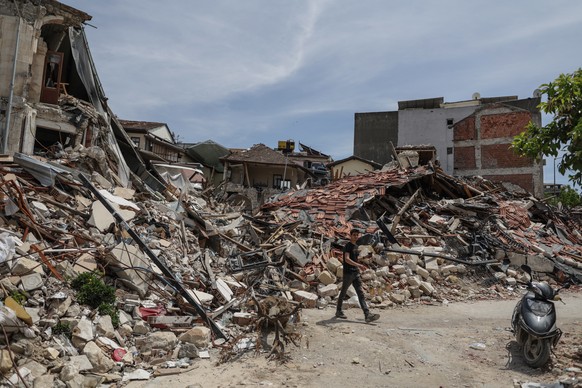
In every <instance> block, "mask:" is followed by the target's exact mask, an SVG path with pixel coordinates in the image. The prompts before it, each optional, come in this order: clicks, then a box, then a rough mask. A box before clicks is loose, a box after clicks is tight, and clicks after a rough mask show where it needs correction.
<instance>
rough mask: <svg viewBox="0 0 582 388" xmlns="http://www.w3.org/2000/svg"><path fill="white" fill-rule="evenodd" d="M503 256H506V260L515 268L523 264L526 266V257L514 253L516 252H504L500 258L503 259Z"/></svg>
mask: <svg viewBox="0 0 582 388" xmlns="http://www.w3.org/2000/svg"><path fill="white" fill-rule="evenodd" d="M505 254H507V258H508V259H509V261H510V262H511V265H514V266H516V267H521V266H522V265H523V264H527V255H523V254H521V253H516V252H505V251H504V255H503V256H502V257H505Z"/></svg>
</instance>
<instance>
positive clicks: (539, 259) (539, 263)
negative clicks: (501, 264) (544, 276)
mask: <svg viewBox="0 0 582 388" xmlns="http://www.w3.org/2000/svg"><path fill="white" fill-rule="evenodd" d="M511 264H513V261H512V262H511ZM527 265H529V266H530V267H531V269H532V271H534V272H544V273H552V272H554V262H553V261H551V260H548V259H546V258H545V257H544V256H541V255H527Z"/></svg>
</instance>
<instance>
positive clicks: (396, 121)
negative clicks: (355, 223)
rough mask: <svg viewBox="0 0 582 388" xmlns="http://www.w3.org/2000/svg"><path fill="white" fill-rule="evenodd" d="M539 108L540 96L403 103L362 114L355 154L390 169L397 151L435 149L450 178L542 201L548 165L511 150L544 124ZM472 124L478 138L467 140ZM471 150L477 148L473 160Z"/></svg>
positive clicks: (356, 130) (358, 115)
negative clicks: (473, 178) (488, 182)
mask: <svg viewBox="0 0 582 388" xmlns="http://www.w3.org/2000/svg"><path fill="white" fill-rule="evenodd" d="M539 103H540V97H539V95H534V96H533V97H531V98H524V99H519V98H518V96H501V97H488V98H485V97H481V96H480V94H479V93H475V94H473V96H472V99H471V100H466V101H457V102H445V100H444V98H443V97H437V98H427V99H419V100H410V101H399V102H398V110H397V111H386V112H366V113H356V114H355V125H354V155H355V156H358V157H361V158H363V159H366V160H371V161H374V162H377V163H381V164H385V163H388V162H390V161H391V160H392V159H393V155H394V153H395V150H394V149H392V147H394V148H396V149H397V148H402V147H406V146H419V145H431V146H434V148H435V150H436V160H437V161H438V163H439V164H440V167H441V168H442V169H443V170H444V171H445V172H446V173H448V174H451V175H481V176H483V177H486V178H490V179H492V180H496V181H503V182H510V183H513V184H516V185H519V186H521V187H522V188H523V189H525V190H528V191H529V192H531V193H533V194H534V195H536V196H538V197H541V196H542V195H543V164H542V163H541V162H540V161H538V160H534V159H532V158H522V157H519V156H517V155H516V154H514V153H513V150H512V149H511V148H510V145H511V140H512V138H513V136H515V135H517V134H518V133H520V132H522V131H523V130H524V128H525V125H527V123H528V122H530V121H532V122H533V123H535V124H537V125H541V113H540V110H539V108H538V105H539ZM470 123H473V129H474V131H473V132H474V135H472V136H469V137H464V135H463V134H461V131H462V129H461V127H466V126H467V125H470ZM467 147H472V148H471V149H472V150H473V153H472V154H471V155H469V154H470V151H469V149H468V148H467ZM466 157H470V158H472V159H467V158H466ZM472 160H474V163H473V162H471V161H472Z"/></svg>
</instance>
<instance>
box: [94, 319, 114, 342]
mask: <svg viewBox="0 0 582 388" xmlns="http://www.w3.org/2000/svg"><path fill="white" fill-rule="evenodd" d="M96 331H97V335H100V336H104V337H107V338H115V328H114V327H113V324H112V323H111V317H110V316H109V315H102V316H100V317H99V321H98V322H97V327H96Z"/></svg>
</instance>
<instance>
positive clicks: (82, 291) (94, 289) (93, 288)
mask: <svg viewBox="0 0 582 388" xmlns="http://www.w3.org/2000/svg"><path fill="white" fill-rule="evenodd" d="M71 287H73V289H74V290H76V291H77V301H78V302H79V303H81V304H86V305H88V306H90V307H92V308H94V309H97V310H98V311H99V314H101V315H109V316H110V317H111V323H113V326H114V327H117V326H119V310H118V309H117V307H115V288H113V287H111V286H108V285H107V284H105V283H103V280H101V276H99V274H98V273H96V272H85V273H82V274H80V275H79V276H77V277H76V278H75V279H73V281H72V282H71Z"/></svg>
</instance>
